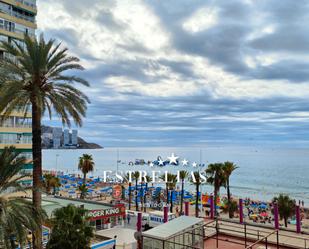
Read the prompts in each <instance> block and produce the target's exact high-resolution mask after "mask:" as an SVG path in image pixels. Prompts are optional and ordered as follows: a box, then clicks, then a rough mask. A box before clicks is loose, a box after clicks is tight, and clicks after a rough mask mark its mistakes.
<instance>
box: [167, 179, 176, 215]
mask: <svg viewBox="0 0 309 249" xmlns="http://www.w3.org/2000/svg"><path fill="white" fill-rule="evenodd" d="M167 180H168V188H169V190H170V203H171V205H170V212H171V213H173V204H174V202H173V191H174V189H175V187H176V183H177V175H174V174H170V173H168V175H167Z"/></svg>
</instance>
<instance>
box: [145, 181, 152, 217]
mask: <svg viewBox="0 0 309 249" xmlns="http://www.w3.org/2000/svg"><path fill="white" fill-rule="evenodd" d="M145 178H146V182H145V184H146V187H145V193H144V212H145V213H146V212H147V207H146V204H147V203H146V202H147V193H148V183H149V182H151V177H150V176H145Z"/></svg>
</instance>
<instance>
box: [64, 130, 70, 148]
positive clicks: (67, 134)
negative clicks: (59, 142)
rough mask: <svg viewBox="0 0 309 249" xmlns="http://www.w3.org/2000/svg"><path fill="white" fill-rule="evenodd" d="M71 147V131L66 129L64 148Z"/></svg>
mask: <svg viewBox="0 0 309 249" xmlns="http://www.w3.org/2000/svg"><path fill="white" fill-rule="evenodd" d="M68 145H70V132H69V129H64V131H63V146H68Z"/></svg>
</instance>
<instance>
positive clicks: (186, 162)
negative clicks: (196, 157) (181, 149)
mask: <svg viewBox="0 0 309 249" xmlns="http://www.w3.org/2000/svg"><path fill="white" fill-rule="evenodd" d="M188 162H189V161H188V160H186V159H183V160H182V161H181V163H182V166H188Z"/></svg>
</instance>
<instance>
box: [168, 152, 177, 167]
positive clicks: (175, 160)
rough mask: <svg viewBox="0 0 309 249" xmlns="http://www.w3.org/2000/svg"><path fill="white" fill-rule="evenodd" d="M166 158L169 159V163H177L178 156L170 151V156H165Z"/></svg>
mask: <svg viewBox="0 0 309 249" xmlns="http://www.w3.org/2000/svg"><path fill="white" fill-rule="evenodd" d="M167 158H168V160H169V161H170V164H176V165H177V164H178V162H177V159H178V158H179V157H178V156H175V155H174V153H172V155H171V156H169V157H167Z"/></svg>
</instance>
